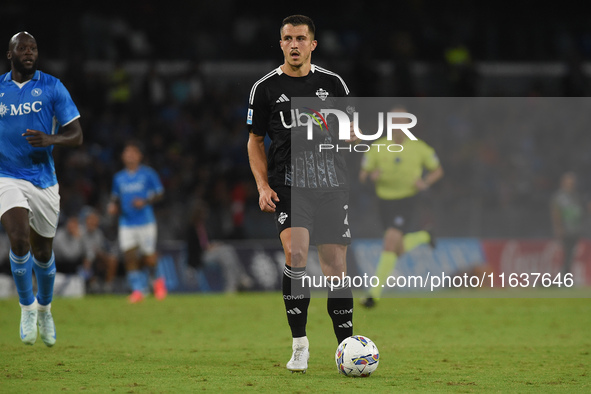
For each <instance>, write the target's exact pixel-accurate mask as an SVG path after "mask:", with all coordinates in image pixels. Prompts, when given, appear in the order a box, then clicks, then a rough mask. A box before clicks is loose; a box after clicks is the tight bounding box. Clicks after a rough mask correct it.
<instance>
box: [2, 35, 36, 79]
mask: <svg viewBox="0 0 591 394" xmlns="http://www.w3.org/2000/svg"><path fill="white" fill-rule="evenodd" d="M38 56H39V53H38V52H37V42H36V41H35V39H34V38H33V37H31V36H29V35H27V34H19V35H18V36H17V37H16V42H15V44H14V46H13V47H12V48H11V49H10V50H9V51H8V53H7V58H8V59H9V60H10V61H11V62H12V65H13V67H14V69H15V70H16V71H18V72H19V73H21V74H22V75H31V74H34V73H35V71H37V58H38Z"/></svg>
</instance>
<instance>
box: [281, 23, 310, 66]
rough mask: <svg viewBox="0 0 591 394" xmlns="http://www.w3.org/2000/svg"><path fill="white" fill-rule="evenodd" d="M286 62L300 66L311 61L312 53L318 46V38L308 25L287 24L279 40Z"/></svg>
mask: <svg viewBox="0 0 591 394" xmlns="http://www.w3.org/2000/svg"><path fill="white" fill-rule="evenodd" d="M279 44H280V45H281V50H282V51H283V56H284V57H285V62H286V63H287V64H289V65H290V66H291V67H295V68H299V67H301V66H302V65H304V64H309V63H310V55H311V54H312V51H313V50H314V49H315V48H316V45H317V43H316V40H314V39H313V37H312V35H311V34H310V32H309V31H308V26H307V25H299V26H293V25H285V26H283V30H282V31H281V40H280V41H279Z"/></svg>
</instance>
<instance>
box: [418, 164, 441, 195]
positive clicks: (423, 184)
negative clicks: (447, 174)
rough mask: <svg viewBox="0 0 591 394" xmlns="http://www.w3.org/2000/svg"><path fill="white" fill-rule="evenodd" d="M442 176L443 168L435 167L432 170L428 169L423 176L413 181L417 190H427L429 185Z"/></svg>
mask: <svg viewBox="0 0 591 394" xmlns="http://www.w3.org/2000/svg"><path fill="white" fill-rule="evenodd" d="M442 177H443V168H442V167H441V166H439V167H437V168H436V169H434V170H433V171H430V172H429V173H428V174H427V175H426V176H425V178H419V179H417V181H416V182H415V186H416V188H417V189H418V190H421V191H422V190H427V189H428V188H429V187H431V185H433V184H434V183H435V182H437V181H438V180H440V179H441V178H442Z"/></svg>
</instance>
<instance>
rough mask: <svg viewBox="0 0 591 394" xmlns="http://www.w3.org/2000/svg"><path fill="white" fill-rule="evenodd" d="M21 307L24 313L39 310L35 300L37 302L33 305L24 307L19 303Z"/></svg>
mask: <svg viewBox="0 0 591 394" xmlns="http://www.w3.org/2000/svg"><path fill="white" fill-rule="evenodd" d="M19 305H20V306H21V309H22V310H23V311H34V310H37V305H38V304H37V299H36V298H35V301H33V303H32V304H31V305H23V304H21V303H20V302H19Z"/></svg>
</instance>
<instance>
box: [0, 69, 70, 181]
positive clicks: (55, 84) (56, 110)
mask: <svg viewBox="0 0 591 394" xmlns="http://www.w3.org/2000/svg"><path fill="white" fill-rule="evenodd" d="M79 117H80V113H79V112H78V109H77V108H76V105H75V104H74V102H73V101H72V98H71V97H70V93H68V90H67V89H66V88H65V86H64V85H63V84H62V83H61V81H60V80H59V79H57V78H55V77H52V76H51V75H48V74H45V73H43V72H41V71H36V72H35V75H34V76H33V78H32V79H31V80H29V81H28V82H25V83H24V84H17V83H16V82H14V81H13V80H12V71H10V72H8V73H6V74H3V75H1V76H0V177H9V178H16V179H24V180H26V181H29V182H31V183H32V184H34V185H35V186H38V187H40V188H43V189H45V188H47V187H50V186H53V185H55V184H56V183H57V178H56V176H55V165H54V163H53V156H52V151H53V146H48V147H45V148H33V147H32V146H31V145H29V143H28V142H27V139H26V138H25V137H24V136H23V133H25V132H26V131H27V129H32V130H39V131H42V132H44V133H46V134H50V135H51V134H55V133H57V130H58V128H59V126H65V125H67V124H69V123H70V122H72V121H73V120H75V119H77V118H79Z"/></svg>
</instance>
